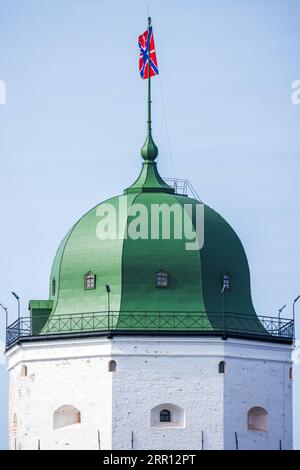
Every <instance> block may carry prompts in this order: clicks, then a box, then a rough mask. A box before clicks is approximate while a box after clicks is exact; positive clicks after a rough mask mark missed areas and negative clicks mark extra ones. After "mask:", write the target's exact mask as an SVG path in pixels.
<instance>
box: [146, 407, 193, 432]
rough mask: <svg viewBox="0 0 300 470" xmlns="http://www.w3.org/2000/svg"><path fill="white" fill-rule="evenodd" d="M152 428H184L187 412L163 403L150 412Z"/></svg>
mask: <svg viewBox="0 0 300 470" xmlns="http://www.w3.org/2000/svg"><path fill="white" fill-rule="evenodd" d="M150 422H151V426H154V427H167V428H184V427H185V411H184V410H183V409H182V408H180V406H177V405H174V404H173V403H161V404H160V405H157V406H154V408H152V409H151V411H150Z"/></svg>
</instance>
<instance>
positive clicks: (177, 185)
mask: <svg viewBox="0 0 300 470" xmlns="http://www.w3.org/2000/svg"><path fill="white" fill-rule="evenodd" d="M163 179H164V181H165V182H166V183H168V184H169V185H170V186H171V187H172V188H174V190H175V194H179V195H181V196H188V195H189V194H190V195H191V196H193V198H194V199H197V201H200V202H201V199H200V197H199V196H198V194H197V191H196V190H195V188H194V186H193V185H192V183H191V182H190V181H189V180H188V179H184V178H163Z"/></svg>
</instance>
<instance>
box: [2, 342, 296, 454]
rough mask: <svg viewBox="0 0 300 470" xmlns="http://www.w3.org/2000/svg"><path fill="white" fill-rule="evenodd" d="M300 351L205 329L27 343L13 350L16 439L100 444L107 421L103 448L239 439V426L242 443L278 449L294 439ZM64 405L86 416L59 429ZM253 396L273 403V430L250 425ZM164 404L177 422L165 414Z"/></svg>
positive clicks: (219, 445)
mask: <svg viewBox="0 0 300 470" xmlns="http://www.w3.org/2000/svg"><path fill="white" fill-rule="evenodd" d="M291 351H292V347H291V346H289V345H278V344H274V343H263V342H254V341H245V340H233V339H229V340H226V341H223V340H221V339H219V338H204V337H146V336H144V337H143V336H127V337H125V336H121V337H118V336H117V337H114V338H113V339H107V338H105V337H98V338H79V339H69V340H61V339H60V340H56V341H53V340H52V341H40V342H38V343H37V342H31V343H23V344H22V345H21V346H15V347H14V348H12V349H11V350H10V351H8V353H7V358H8V367H9V371H10V411H9V419H10V424H9V426H10V448H14V447H16V448H19V447H20V448H21V449H36V448H37V446H38V441H39V440H40V447H41V449H98V448H99V443H98V431H99V432H100V447H101V449H131V448H133V449H201V448H202V446H203V448H204V449H224V448H225V449H235V447H236V438H235V433H236V436H237V441H238V446H239V448H240V449H266V448H272V449H273V448H274V449H277V448H279V445H280V444H279V441H280V440H281V446H282V448H283V449H288V448H291V447H292V380H291V379H290V378H289V368H290V366H291V362H290V361H291V359H290V358H291ZM111 359H114V360H115V361H116V363H117V370H116V371H115V372H109V370H108V363H109V361H110V360H111ZM221 360H225V361H226V367H225V374H220V373H219V371H218V364H219V362H220V361H221ZM22 365H26V366H27V369H28V375H27V377H22V375H21V372H22ZM63 405H72V406H74V407H75V408H77V410H79V411H80V413H81V423H78V424H71V425H69V426H64V427H61V428H59V429H53V413H54V411H55V410H56V409H58V408H60V407H61V406H63ZM253 406H260V407H263V408H265V409H266V410H267V412H268V413H269V431H268V432H260V431H252V430H248V428H247V412H248V410H249V409H250V408H251V407H253ZM164 408H166V409H170V410H171V415H172V422H171V423H160V422H159V411H160V410H161V409H164ZM14 416H15V418H16V419H15V422H14Z"/></svg>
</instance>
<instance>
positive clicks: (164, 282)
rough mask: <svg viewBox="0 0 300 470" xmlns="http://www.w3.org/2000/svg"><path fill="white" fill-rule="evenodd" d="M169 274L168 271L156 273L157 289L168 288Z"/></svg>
mask: <svg viewBox="0 0 300 470" xmlns="http://www.w3.org/2000/svg"><path fill="white" fill-rule="evenodd" d="M168 282H169V274H168V273H167V272H166V271H159V272H158V273H156V287H168Z"/></svg>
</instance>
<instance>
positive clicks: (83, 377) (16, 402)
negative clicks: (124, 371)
mask: <svg viewBox="0 0 300 470" xmlns="http://www.w3.org/2000/svg"><path fill="white" fill-rule="evenodd" d="M110 352H111V344H110V341H108V340H106V339H102V340H101V341H96V342H94V341H93V340H87V341H86V340H84V339H81V340H76V341H72V340H68V341H64V342H62V341H60V340H59V341H58V340H56V341H51V342H50V341H46V342H39V343H24V344H23V345H22V346H17V347H15V348H13V349H12V350H11V351H9V353H8V361H9V371H10V391H9V446H10V449H14V448H15V447H16V448H17V449H19V448H21V449H37V448H38V441H39V440H40V448H41V449H98V448H99V444H98V430H100V446H101V447H103V448H105V449H109V448H111V414H112V411H111V410H112V403H111V397H112V375H111V374H109V373H107V363H108V360H109V358H110ZM23 364H26V366H27V372H28V375H27V377H22V375H21V373H22V365H23ZM64 405H72V406H74V407H75V408H77V409H78V410H79V411H80V413H81V423H80V424H72V425H70V426H66V427H62V428H59V429H55V430H54V429H53V413H54V411H55V410H57V409H58V408H60V407H61V406H64ZM14 415H15V416H16V418H17V425H15V424H14V422H13V421H14Z"/></svg>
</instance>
